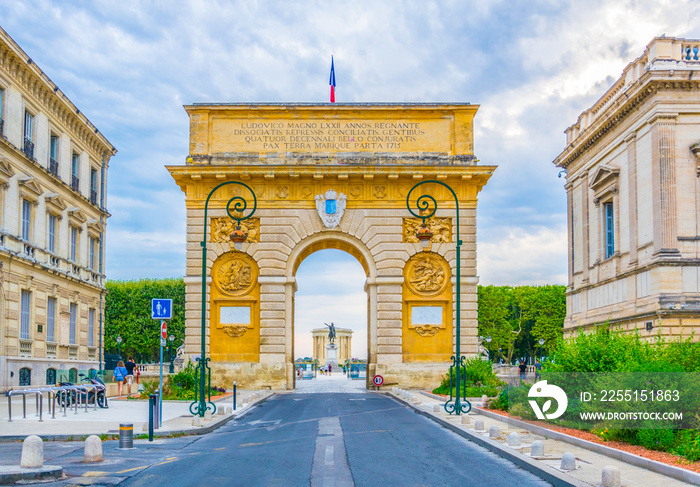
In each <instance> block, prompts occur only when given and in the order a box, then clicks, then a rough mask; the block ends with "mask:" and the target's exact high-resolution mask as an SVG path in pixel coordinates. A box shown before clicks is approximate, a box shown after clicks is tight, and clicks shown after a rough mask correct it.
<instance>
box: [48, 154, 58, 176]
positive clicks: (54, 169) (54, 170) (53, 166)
mask: <svg viewBox="0 0 700 487" xmlns="http://www.w3.org/2000/svg"><path fill="white" fill-rule="evenodd" d="M49 172H50V173H51V174H53V175H54V176H56V177H58V161H57V160H56V159H54V158H53V157H50V158H49Z"/></svg>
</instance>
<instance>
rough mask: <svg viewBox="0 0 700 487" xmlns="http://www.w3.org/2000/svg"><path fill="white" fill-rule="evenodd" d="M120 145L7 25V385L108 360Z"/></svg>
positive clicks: (1, 91)
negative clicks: (113, 192) (113, 178)
mask: <svg viewBox="0 0 700 487" xmlns="http://www.w3.org/2000/svg"><path fill="white" fill-rule="evenodd" d="M115 153H116V150H115V149H114V147H112V144H110V143H109V141H108V140H107V139H106V138H105V137H104V136H103V135H102V134H101V133H100V132H99V131H98V130H97V128H95V126H94V125H92V123H90V121H89V120H88V119H87V118H86V117H85V115H83V114H82V113H81V112H80V110H78V108H76V106H75V105H73V103H72V102H71V101H70V100H69V99H68V98H67V97H66V96H65V95H64V94H63V92H61V90H60V89H59V88H58V87H57V86H56V85H55V84H54V83H53V82H52V81H51V80H50V79H49V77H48V76H47V75H46V74H45V73H44V72H43V71H42V70H41V69H39V67H38V66H37V65H36V63H34V62H33V61H32V59H31V58H29V56H27V54H26V53H25V52H24V51H22V49H21V48H20V47H19V46H18V45H17V44H16V43H15V41H14V40H13V39H12V38H11V37H10V36H9V35H8V34H7V33H6V32H5V31H4V30H2V29H0V219H1V220H0V390H4V389H7V388H10V387H17V386H20V385H32V386H35V385H43V384H47V383H48V384H52V383H55V381H56V380H57V378H58V379H59V380H60V379H62V378H63V377H64V376H65V378H66V379H68V378H70V379H73V380H77V373H78V371H81V370H82V371H87V370H89V369H99V368H100V362H101V357H102V336H103V333H102V330H103V302H104V293H105V287H104V232H105V223H106V219H107V217H108V216H109V214H108V213H107V211H106V209H105V184H106V178H107V166H108V162H109V159H110V157H111V156H112V155H114V154H115ZM57 376H58V377H57Z"/></svg>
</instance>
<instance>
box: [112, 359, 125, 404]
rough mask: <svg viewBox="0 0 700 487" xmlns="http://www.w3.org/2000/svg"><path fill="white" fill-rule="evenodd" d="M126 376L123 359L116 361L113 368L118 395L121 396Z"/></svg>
mask: <svg viewBox="0 0 700 487" xmlns="http://www.w3.org/2000/svg"><path fill="white" fill-rule="evenodd" d="M125 378H126V367H124V361H123V360H120V361H119V362H117V367H116V368H115V369H114V382H116V383H117V391H118V395H119V397H122V389H123V388H124V379H125Z"/></svg>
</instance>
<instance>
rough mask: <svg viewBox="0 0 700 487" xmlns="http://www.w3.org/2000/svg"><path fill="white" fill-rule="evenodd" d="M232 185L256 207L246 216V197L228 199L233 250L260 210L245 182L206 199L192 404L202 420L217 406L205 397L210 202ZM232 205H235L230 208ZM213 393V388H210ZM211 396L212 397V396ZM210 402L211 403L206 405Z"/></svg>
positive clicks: (241, 243) (193, 411) (244, 235)
mask: <svg viewBox="0 0 700 487" xmlns="http://www.w3.org/2000/svg"><path fill="white" fill-rule="evenodd" d="M229 184H235V185H238V186H243V187H244V188H246V189H247V190H248V191H250V194H251V195H252V196H253V208H252V209H251V210H250V213H248V214H247V215H245V214H244V212H245V211H246V209H247V208H248V201H246V199H245V198H243V197H242V196H234V197H233V198H231V199H230V200H228V203H226V213H227V214H228V216H229V217H230V218H231V219H232V220H235V221H236V228H235V230H234V231H233V232H232V233H231V235H230V239H231V242H232V243H233V248H234V249H236V250H238V251H240V249H241V248H242V247H243V242H245V240H246V238H247V237H248V235H247V234H246V233H245V232H244V231H243V230H242V229H241V222H242V221H244V220H247V219H248V218H250V217H251V216H253V213H255V209H256V208H257V207H258V199H257V198H256V197H255V193H254V192H253V190H252V189H250V186H248V185H247V184H245V183H241V182H239V181H225V182H223V183H221V184H219V185H217V186H215V187H214V189H212V190H211V191H210V192H209V195H207V200H206V202H205V203H204V225H203V232H204V236H203V238H202V241H201V242H200V245H201V246H202V330H201V333H202V353H201V355H200V356H199V358H197V359H196V360H197V371H196V372H195V382H196V383H198V384H197V386H196V387H195V394H194V401H192V404H190V413H191V414H193V415H199V416H201V417H204V413H205V412H206V411H207V409H210V410H211V412H212V414H214V413H215V412H216V405H215V404H214V403H213V402H211V401H207V400H206V398H205V394H206V384H207V377H209V382H210V385H211V376H209V375H208V374H207V369H209V365H208V362H209V360H210V359H209V358H206V354H207V348H206V346H207V344H206V332H207V212H208V210H209V200H210V199H211V197H212V195H213V194H214V193H215V192H216V190H217V189H219V188H221V187H222V186H227V185H229ZM231 205H233V206H231ZM233 212H235V213H236V215H240V216H234V213H233ZM209 390H210V391H211V387H210V388H209ZM210 397H211V395H210ZM207 402H208V403H209V404H208V405H207Z"/></svg>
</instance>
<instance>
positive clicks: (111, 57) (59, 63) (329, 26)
mask: <svg viewBox="0 0 700 487" xmlns="http://www.w3.org/2000/svg"><path fill="white" fill-rule="evenodd" d="M699 14H700V2H693V1H689V0H686V1H684V0H671V1H663V0H658V1H645V0H637V1H635V0H627V1H625V0H615V1H597V0H587V1H585V2H583V1H568V2H566V1H561V2H557V1H544V0H543V1H536V0H522V1H512V2H508V1H495V0H480V1H466V0H461V1H458V0H445V1H430V0H416V1H394V0H385V1H382V2H378V1H376V0H366V1H335V2H331V1H328V0H326V1H321V0H317V1H313V0H307V1H297V2H294V1H289V0H275V1H254V0H246V1H235V0H230V1H220V2H215V1H204V0H200V1H196V0H192V1H177V0H171V1H166V0H162V1H151V2H149V1H132V2H116V1H110V0H106V1H99V0H94V1H90V2H85V1H69V0H61V1H58V0H56V1H53V2H51V1H46V0H43V1H42V0H35V1H32V2H18V1H16V0H0V25H1V26H2V27H3V28H4V29H5V30H6V31H7V32H8V33H9V34H10V35H11V36H12V37H13V38H14V39H15V40H16V41H17V42H18V43H19V44H20V46H22V48H23V49H24V50H25V51H26V52H27V53H28V55H29V56H30V57H31V58H32V59H33V60H34V61H36V62H37V64H38V65H39V66H40V67H41V68H42V69H43V70H44V71H45V72H46V73H47V74H48V75H49V77H51V79H52V80H53V81H54V82H56V83H57V84H58V86H59V87H60V88H61V90H63V92H65V93H66V94H67V95H68V97H69V98H70V99H71V100H72V101H73V102H74V103H75V104H76V106H78V107H79V108H80V110H81V111H82V112H83V113H85V114H86V115H87V116H88V118H89V119H90V120H91V121H92V122H93V123H94V124H95V125H96V126H97V127H98V128H99V129H100V131H101V132H102V133H103V134H105V135H106V136H107V138H108V139H109V140H110V141H111V142H112V143H113V144H114V146H115V147H117V149H118V150H119V153H118V154H117V156H116V157H115V158H113V159H112V161H111V165H110V172H109V193H108V208H109V210H110V212H111V213H112V218H110V220H109V222H108V229H109V230H108V241H107V275H108V278H111V279H136V278H141V277H165V276H180V275H182V274H183V273H184V263H185V243H184V242H185V239H184V233H185V222H184V214H185V205H184V198H183V195H182V193H181V192H180V190H179V189H178V188H177V186H176V185H175V184H174V182H173V181H172V179H171V178H170V176H169V175H168V173H167V171H166V170H165V169H164V166H165V165H175V164H184V161H185V157H186V156H187V140H188V120H187V116H186V114H185V111H184V110H183V108H182V105H184V104H189V103H193V102H258V101H265V102H327V101H328V72H329V67H330V66H329V64H330V57H331V54H333V55H334V56H335V67H336V79H337V84H338V86H337V100H338V101H341V102H470V103H473V104H479V105H481V108H480V110H479V113H478V114H477V117H476V129H475V130H476V131H475V150H476V155H477V157H478V158H479V159H480V161H481V163H483V164H488V165H498V166H499V168H498V170H497V171H496V173H495V175H494V176H493V178H492V179H491V181H490V182H489V184H488V185H487V186H486V187H485V189H484V191H483V192H482V193H481V197H480V203H479V210H478V259H479V260H478V272H479V275H480V277H481V283H482V284H513V285H516V284H528V283H534V284H544V283H565V281H566V218H565V213H566V208H565V193H564V189H563V184H564V179H563V178H562V179H558V178H557V170H556V168H555V167H554V166H553V165H552V163H551V161H552V160H553V159H554V158H555V157H556V155H557V154H558V153H559V152H560V151H561V149H562V148H563V147H564V135H563V133H562V132H563V130H564V129H565V128H566V127H568V126H569V125H571V124H572V123H574V122H575V121H576V117H577V116H578V114H579V113H580V112H581V111H582V110H584V109H586V108H587V107H589V106H590V105H591V104H593V103H594V102H595V101H596V100H597V99H598V98H599V97H600V96H601V95H602V94H603V93H604V92H605V90H606V89H607V88H608V87H609V86H610V85H611V84H612V83H613V81H614V80H616V79H617V78H618V77H619V76H620V74H621V72H622V70H623V68H624V67H625V66H626V65H627V64H628V63H629V62H630V61H632V60H633V59H635V58H636V57H638V56H640V55H641V54H642V52H643V50H644V47H645V46H646V45H647V44H648V43H649V42H650V41H651V39H652V38H653V37H654V36H659V35H663V34H665V35H666V36H676V37H688V38H696V39H697V38H699V37H700V21H699V20H697V19H700V15H699ZM329 266H330V267H329ZM330 269H332V272H329V270H330ZM352 269H354V271H352ZM299 272H300V274H299V276H298V277H299V279H300V289H299V293H298V295H297V304H298V311H297V323H298V324H301V323H302V322H305V323H306V322H308V323H307V325H308V326H307V325H305V326H307V327H312V323H313V326H318V325H319V324H320V323H319V321H318V320H319V319H320V311H319V308H318V306H316V305H314V304H313V303H319V302H333V301H335V302H337V303H338V305H337V306H336V307H335V308H333V310H335V311H333V310H330V311H328V313H329V314H331V315H339V316H342V317H343V318H342V319H336V321H344V320H346V319H347V323H341V326H350V327H352V328H353V329H357V330H358V333H362V328H363V327H366V324H365V322H366V314H365V313H366V311H365V308H364V306H365V304H364V303H365V301H366V296H365V294H364V293H363V291H362V282H363V276H362V271H361V268H360V267H359V265H358V264H357V263H356V262H355V261H354V260H353V259H352V258H347V257H344V256H343V254H342V253H338V252H324V253H319V254H315V256H312V257H310V258H309V259H308V260H307V261H306V262H305V263H304V264H302V266H301V267H300V270H299ZM348 272H349V273H350V274H351V275H352V276H355V277H353V278H352V279H348V275H350V274H347V273H348ZM334 279H335V281H334V283H331V282H329V280H334ZM304 282H306V283H308V284H307V285H306V286H303V285H301V284H303V283H304ZM348 283H350V284H348ZM345 284H348V286H349V287H347V286H345ZM328 290H332V292H331V291H328ZM353 300H354V301H353ZM303 303H306V304H303ZM314 313H317V314H314ZM308 316H311V318H309V317H308ZM305 320H306V321H305ZM323 320H325V321H333V320H334V318H333V316H329V317H326V318H323ZM299 329H301V326H300V327H299ZM365 333H366V330H365ZM297 342H298V343H300V339H299V338H297ZM354 342H355V344H356V345H357V344H358V343H359V342H361V340H359V339H358V340H354ZM360 345H361V347H360V348H362V350H364V348H363V347H364V342H362V343H360ZM364 353H366V352H364V351H362V353H361V355H363V354H364ZM302 354H303V353H302ZM297 355H299V354H297Z"/></svg>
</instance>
